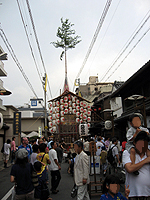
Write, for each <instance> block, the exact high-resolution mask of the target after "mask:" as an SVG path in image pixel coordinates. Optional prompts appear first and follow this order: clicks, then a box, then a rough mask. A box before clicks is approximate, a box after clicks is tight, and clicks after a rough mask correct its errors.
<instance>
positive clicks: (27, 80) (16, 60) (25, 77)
mask: <svg viewBox="0 0 150 200" xmlns="http://www.w3.org/2000/svg"><path fill="white" fill-rule="evenodd" d="M0 31H1V32H2V33H1V32H0V36H1V38H2V39H3V41H4V43H5V45H6V47H7V49H8V51H9V53H10V54H11V56H12V58H13V60H14V61H15V63H16V65H17V66H18V68H19V70H20V71H21V73H22V75H23V77H24V79H25V80H26V82H27V84H28V85H29V87H30V89H31V90H32V92H33V93H34V95H35V96H36V98H38V96H37V95H36V93H35V91H34V89H33V87H32V84H31V83H30V81H29V79H28V77H27V75H26V74H25V72H24V71H23V68H22V66H21V64H20V63H19V61H18V59H17V57H16V55H15V53H14V50H13V48H12V46H11V45H10V43H9V42H8V39H7V37H6V35H5V33H4V31H3V29H2V28H0Z"/></svg>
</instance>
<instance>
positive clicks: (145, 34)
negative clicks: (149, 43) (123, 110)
mask: <svg viewBox="0 0 150 200" xmlns="http://www.w3.org/2000/svg"><path fill="white" fill-rule="evenodd" d="M149 30H150V27H149V28H148V29H147V31H146V32H145V33H144V34H143V35H142V37H141V38H140V39H139V40H138V41H137V42H136V44H135V45H134V46H133V47H132V49H131V50H130V51H129V52H128V54H127V55H126V56H125V57H124V59H123V60H122V61H121V62H120V64H119V65H118V66H117V67H116V68H115V70H114V71H113V72H112V73H111V74H110V76H109V77H108V78H107V79H106V80H105V82H106V81H107V80H108V79H109V78H110V77H111V76H112V75H113V74H114V73H115V71H116V70H117V69H118V68H119V67H120V65H121V64H122V63H123V62H124V60H125V59H126V58H127V57H128V56H129V54H130V53H131V52H132V51H133V49H134V48H135V47H136V46H137V45H138V44H139V42H140V41H141V40H142V39H143V38H144V36H145V35H146V34H147V33H148V31H149Z"/></svg>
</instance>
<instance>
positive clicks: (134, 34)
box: [100, 10, 150, 82]
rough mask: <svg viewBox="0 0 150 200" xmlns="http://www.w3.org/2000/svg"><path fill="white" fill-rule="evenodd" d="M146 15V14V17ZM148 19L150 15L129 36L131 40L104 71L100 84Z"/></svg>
mask: <svg viewBox="0 0 150 200" xmlns="http://www.w3.org/2000/svg"><path fill="white" fill-rule="evenodd" d="M149 12H150V10H149V11H148V13H149ZM148 13H147V14H148ZM147 14H146V16H147ZM146 16H145V17H146ZM145 17H144V18H145ZM149 19H150V15H148V17H147V18H146V19H145V20H144V19H143V20H144V22H143V23H142V22H141V23H142V24H141V23H140V24H141V25H140V24H139V25H138V27H139V26H140V27H139V28H138V27H137V28H136V30H137V29H138V30H137V31H136V30H135V31H134V33H133V34H132V35H131V37H130V38H131V39H130V38H129V39H128V41H129V42H128V41H127V42H126V44H127V43H128V44H127V45H126V44H125V45H124V46H125V47H123V50H121V51H120V53H119V55H118V56H117V58H116V59H115V61H114V62H113V64H112V65H111V66H110V67H109V69H108V70H107V71H106V73H105V74H104V75H103V77H102V78H101V80H100V82H102V80H103V79H104V78H105V77H106V76H107V74H108V73H109V71H110V70H111V69H112V68H113V66H114V65H115V64H116V63H117V61H118V60H119V58H120V57H121V56H122V55H123V53H124V52H125V51H126V50H127V48H128V47H129V46H130V44H131V43H132V42H133V40H134V39H135V37H136V36H137V35H138V33H139V32H140V30H141V29H142V28H143V26H144V25H145V24H146V22H147V21H148V20H149ZM143 20H142V21H143Z"/></svg>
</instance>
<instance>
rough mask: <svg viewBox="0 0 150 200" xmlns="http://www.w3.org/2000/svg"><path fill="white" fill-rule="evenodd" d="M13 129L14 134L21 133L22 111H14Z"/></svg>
mask: <svg viewBox="0 0 150 200" xmlns="http://www.w3.org/2000/svg"><path fill="white" fill-rule="evenodd" d="M13 131H14V135H19V133H20V134H21V112H14V123H13Z"/></svg>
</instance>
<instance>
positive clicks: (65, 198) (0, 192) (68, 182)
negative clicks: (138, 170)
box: [0, 162, 124, 200]
mask: <svg viewBox="0 0 150 200" xmlns="http://www.w3.org/2000/svg"><path fill="white" fill-rule="evenodd" d="M8 166H9V167H8V168H6V169H4V168H3V165H2V162H0V199H1V200H2V199H3V197H4V196H5V195H6V194H7V193H8V191H9V190H10V189H11V188H12V187H13V185H14V184H13V183H11V182H10V170H11V164H10V163H9V164H8ZM61 168H62V169H61V181H60V184H59V186H58V190H59V192H58V193H57V194H52V193H51V194H50V197H51V198H52V199H53V200H60V199H61V200H73V199H75V200H76V197H75V198H71V196H70V193H71V189H72V187H73V185H74V180H73V177H72V176H71V175H70V174H68V173H67V168H68V163H65V162H64V163H62V165H61ZM100 177H102V178H103V179H104V177H103V175H98V174H97V175H96V179H97V180H99V179H100ZM49 178H50V173H49ZM90 179H91V180H93V179H94V176H90ZM49 180H50V179H49ZM49 188H51V181H49ZM120 192H122V193H123V192H124V185H123V187H122V188H120ZM7 199H8V200H11V195H10V196H9V197H8V198H5V199H3V200H7ZM91 199H92V200H99V199H100V195H98V196H92V197H91Z"/></svg>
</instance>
